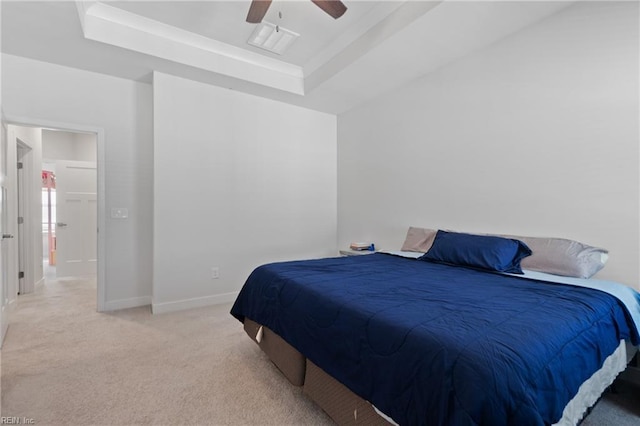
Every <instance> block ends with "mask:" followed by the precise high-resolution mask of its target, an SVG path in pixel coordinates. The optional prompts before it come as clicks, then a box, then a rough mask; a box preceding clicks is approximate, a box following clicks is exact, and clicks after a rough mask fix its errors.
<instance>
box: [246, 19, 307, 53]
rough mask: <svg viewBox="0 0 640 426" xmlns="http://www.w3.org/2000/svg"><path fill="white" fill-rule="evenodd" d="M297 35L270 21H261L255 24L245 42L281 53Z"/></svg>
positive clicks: (298, 35)
mask: <svg viewBox="0 0 640 426" xmlns="http://www.w3.org/2000/svg"><path fill="white" fill-rule="evenodd" d="M298 37H300V34H297V33H294V32H293V31H290V30H287V29H286V28H282V27H279V26H277V25H274V24H272V23H271V22H267V21H262V22H261V23H259V24H258V25H257V26H256V29H255V30H254V31H253V34H251V37H249V40H247V43H249V44H250V45H252V46H256V47H259V48H260V49H264V50H268V51H269V52H273V53H277V54H278V55H282V54H283V53H284V52H285V51H286V50H287V49H288V48H289V47H290V46H291V45H292V44H293V42H294V41H296V39H297V38H298Z"/></svg>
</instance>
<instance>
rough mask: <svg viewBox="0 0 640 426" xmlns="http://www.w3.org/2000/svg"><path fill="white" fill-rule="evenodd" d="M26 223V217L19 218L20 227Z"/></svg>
mask: <svg viewBox="0 0 640 426" xmlns="http://www.w3.org/2000/svg"><path fill="white" fill-rule="evenodd" d="M23 223H24V217H19V218H18V225H22V224H23Z"/></svg>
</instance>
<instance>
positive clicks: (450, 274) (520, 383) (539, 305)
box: [231, 250, 640, 425]
mask: <svg viewBox="0 0 640 426" xmlns="http://www.w3.org/2000/svg"><path fill="white" fill-rule="evenodd" d="M434 252H435V250H434ZM420 256H421V258H420V259H416V258H415V257H417V256H415V255H411V254H407V253H406V252H396V253H376V254H371V255H367V256H352V257H339V258H327V259H315V260H307V261H293V262H280V263H273V264H268V265H263V266H261V267H258V268H257V269H255V270H254V271H253V273H252V274H251V275H250V277H249V278H248V280H247V282H246V283H245V285H244V286H243V288H242V290H241V292H240V294H239V296H238V298H237V300H236V302H235V304H234V306H233V308H232V310H231V313H232V315H233V316H235V317H236V318H237V319H238V320H240V321H242V322H243V323H244V327H245V330H246V331H247V334H248V335H249V336H250V337H251V338H253V339H254V340H256V342H258V344H259V345H260V346H261V347H262V348H263V350H265V352H267V354H268V355H269V357H270V358H271V359H272V361H273V362H274V363H275V364H276V366H278V368H280V370H282V371H283V373H284V374H285V376H286V377H287V378H288V379H289V380H290V381H291V382H292V383H293V384H294V385H297V386H303V387H304V391H305V393H306V394H307V395H309V396H310V397H311V398H312V399H314V400H315V401H316V402H317V403H318V404H319V405H320V406H321V407H322V408H323V409H324V410H325V411H327V413H328V414H329V415H330V416H331V417H332V418H333V419H334V420H336V422H337V423H339V424H393V423H396V424H401V425H405V424H407V425H410V424H442V425H452V424H455V425H467V424H469V425H471V424H491V425H497V424H513V425H527V424H531V425H540V424H556V423H564V424H575V423H577V421H579V419H580V418H581V417H582V415H583V413H584V411H585V410H586V409H587V407H588V406H590V405H592V404H593V403H594V402H595V399H597V397H598V395H599V394H600V393H601V392H602V391H603V390H604V389H605V388H606V387H607V386H608V385H610V384H611V382H612V381H613V379H614V378H615V377H616V376H617V374H618V373H619V372H620V371H622V370H623V369H624V368H625V366H626V364H627V362H628V360H629V357H630V356H631V355H632V354H633V351H634V350H635V349H634V347H635V346H637V345H638V344H640V337H639V336H638V326H637V322H639V320H640V307H639V306H638V300H639V299H640V296H638V294H637V293H636V292H635V291H633V290H632V289H630V288H628V287H625V286H622V285H616V284H615V283H608V282H599V281H596V280H586V279H578V278H569V277H558V276H555V275H553V276H552V275H549V274H544V273H540V272H530V271H524V272H525V273H524V274H522V273H521V271H518V270H509V268H507V270H505V271H494V270H491V271H489V270H485V269H483V268H477V267H470V266H469V265H462V266H461V265H459V264H452V263H449V262H441V261H423V260H424V259H422V257H424V256H423V255H422V254H420ZM520 260H521V259H518V262H517V263H518V266H519V261H520ZM603 283H604V284H603ZM585 285H586V286H587V287H591V288H586V287H584V286H585ZM611 293H613V294H615V295H613V294H611Z"/></svg>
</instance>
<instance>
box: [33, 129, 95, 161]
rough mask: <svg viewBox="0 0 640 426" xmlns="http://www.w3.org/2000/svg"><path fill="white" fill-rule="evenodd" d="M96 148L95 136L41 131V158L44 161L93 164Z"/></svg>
mask: <svg viewBox="0 0 640 426" xmlns="http://www.w3.org/2000/svg"><path fill="white" fill-rule="evenodd" d="M96 148H97V144H96V135H95V134H91V133H75V132H63V131H56V130H48V129H43V130H42V158H43V159H45V160H72V161H92V162H95V161H96V158H97V149H96Z"/></svg>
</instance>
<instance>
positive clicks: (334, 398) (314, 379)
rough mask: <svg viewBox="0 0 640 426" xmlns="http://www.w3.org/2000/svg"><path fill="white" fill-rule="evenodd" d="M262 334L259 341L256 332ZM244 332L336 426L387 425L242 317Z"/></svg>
mask: <svg viewBox="0 0 640 426" xmlns="http://www.w3.org/2000/svg"><path fill="white" fill-rule="evenodd" d="M260 327H262V333H261V334H262V335H261V338H260V339H259V340H260V341H259V342H258V339H257V335H258V330H260ZM244 331H245V332H246V333H247V335H248V336H249V337H250V338H251V340H253V341H254V342H256V343H257V344H258V346H260V349H262V350H263V351H264V352H265V353H266V354H267V356H268V357H269V359H270V360H271V362H273V364H274V365H275V366H276V367H277V368H278V370H280V371H281V372H282V374H283V375H284V376H285V377H286V378H287V380H289V382H291V384H292V385H294V386H303V388H302V392H303V393H304V394H305V395H307V397H309V398H310V399H311V400H312V401H313V402H315V403H316V404H317V405H318V406H320V408H322V409H323V410H324V411H325V412H326V413H327V414H328V415H329V417H331V418H332V419H333V420H334V421H335V422H336V423H337V424H339V425H371V426H389V425H391V424H392V423H389V422H388V421H387V420H385V419H384V418H383V417H382V416H380V414H378V413H377V412H376V411H375V409H374V408H373V406H372V405H371V404H370V403H368V402H367V401H365V400H364V399H362V398H360V397H359V396H358V395H356V394H354V393H353V392H351V391H350V390H349V389H347V388H346V387H345V386H344V385H343V384H342V383H340V382H338V381H337V380H336V379H334V378H333V377H331V376H330V375H329V374H327V373H326V372H324V370H322V369H321V368H320V367H318V366H317V365H315V364H314V363H313V362H311V361H310V360H308V359H306V358H305V357H304V356H303V355H302V354H301V353H300V352H298V351H297V350H296V349H294V348H293V347H292V346H291V345H289V344H288V343H287V342H286V341H284V339H282V338H281V337H280V336H278V335H277V334H276V333H274V332H273V331H271V330H270V329H269V328H267V327H264V326H261V325H260V324H258V323H256V322H255V321H252V320H250V319H249V318H245V320H244Z"/></svg>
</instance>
